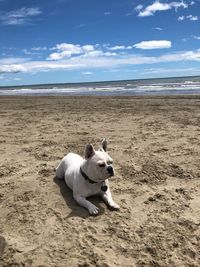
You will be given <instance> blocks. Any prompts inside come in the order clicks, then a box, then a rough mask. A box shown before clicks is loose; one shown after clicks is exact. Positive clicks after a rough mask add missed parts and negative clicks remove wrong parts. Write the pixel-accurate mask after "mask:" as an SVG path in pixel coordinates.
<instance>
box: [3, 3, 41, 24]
mask: <svg viewBox="0 0 200 267" xmlns="http://www.w3.org/2000/svg"><path fill="white" fill-rule="evenodd" d="M41 13H42V11H41V10H40V8H39V7H22V8H20V9H16V10H11V11H9V12H7V13H5V12H4V13H3V12H2V13H1V17H0V20H1V23H2V24H3V25H23V24H26V23H28V22H30V18H31V17H34V16H38V15H40V14H41Z"/></svg>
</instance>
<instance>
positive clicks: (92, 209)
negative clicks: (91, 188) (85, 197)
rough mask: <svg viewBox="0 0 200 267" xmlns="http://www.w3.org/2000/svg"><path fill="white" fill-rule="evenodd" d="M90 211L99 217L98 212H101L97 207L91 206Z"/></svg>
mask: <svg viewBox="0 0 200 267" xmlns="http://www.w3.org/2000/svg"><path fill="white" fill-rule="evenodd" d="M88 211H89V213H90V214H91V215H97V214H98V212H99V208H97V207H96V206H95V205H91V206H90V207H89V208H88Z"/></svg>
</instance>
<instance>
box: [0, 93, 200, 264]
mask: <svg viewBox="0 0 200 267" xmlns="http://www.w3.org/2000/svg"><path fill="white" fill-rule="evenodd" d="M0 129H1V130H0V153H1V157H0V266H2V267H8V266H10V267H19V266H20V267H22V266H23V267H31V266H34V267H35V266H37V267H39V266H40V267H53V266H57V267H67V266H70V267H75V266H79V267H80V266H82V267H83V266H85V267H86V266H99V267H107V266H120V267H121V266H127V267H128V266H136V267H147V266H148V267H159V266H161V267H164V266H166V267H173V266H174V267H183V266H188V267H189V266H190V267H198V266H200V253H199V251H200V167H199V166H200V96H177V97H175V96H174V97H1V98H0ZM103 137H106V138H107V139H108V141H109V144H108V152H109V154H110V155H111V156H112V158H113V159H114V166H115V171H116V175H115V177H113V178H111V180H110V187H111V191H112V194H113V198H114V200H115V201H116V202H117V203H118V204H119V205H120V207H121V209H120V211H110V210H109V209H108V208H107V207H106V205H105V204H104V203H103V202H102V200H101V199H99V198H98V197H92V198H90V200H91V201H92V202H93V203H95V205H97V206H98V207H99V208H100V214H99V215H98V216H96V217H92V216H89V214H88V212H87V210H85V209H84V208H82V207H80V206H78V205H77V204H76V203H75V201H74V200H73V197H72V192H71V191H70V190H69V189H68V188H67V186H66V185H65V183H64V182H63V181H59V180H57V179H56V178H55V172H54V168H55V167H56V166H57V164H58V163H59V161H60V159H61V158H62V157H63V156H64V155H65V154H67V153H68V152H75V153H79V154H81V155H83V152H84V147H85V145H86V144H87V143H89V142H90V143H93V144H94V146H95V147H96V148H98V147H99V142H100V140H101V139H102V138H103Z"/></svg>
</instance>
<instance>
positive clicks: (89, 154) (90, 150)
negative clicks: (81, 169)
mask: <svg viewBox="0 0 200 267" xmlns="http://www.w3.org/2000/svg"><path fill="white" fill-rule="evenodd" d="M94 153H95V150H94V147H93V145H92V144H87V145H86V147H85V158H86V159H89V158H91V157H92V156H93V155H94Z"/></svg>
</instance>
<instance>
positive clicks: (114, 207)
mask: <svg viewBox="0 0 200 267" xmlns="http://www.w3.org/2000/svg"><path fill="white" fill-rule="evenodd" d="M109 206H110V208H111V209H113V210H119V209H120V207H119V205H117V204H116V203H115V202H112V203H109Z"/></svg>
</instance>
